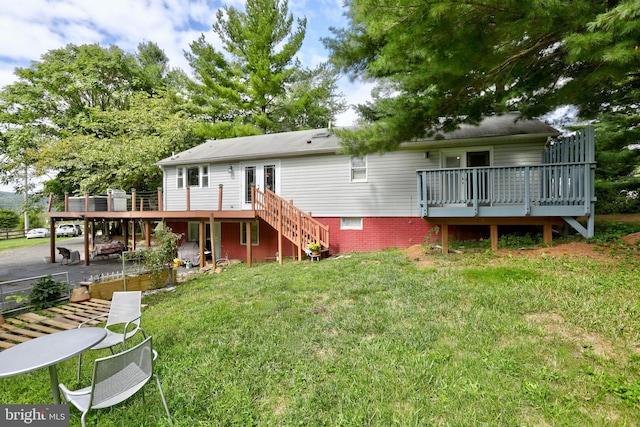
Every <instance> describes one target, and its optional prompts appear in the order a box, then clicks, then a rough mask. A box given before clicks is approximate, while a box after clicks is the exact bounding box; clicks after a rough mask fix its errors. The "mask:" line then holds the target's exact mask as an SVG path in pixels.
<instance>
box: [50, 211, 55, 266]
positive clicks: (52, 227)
mask: <svg viewBox="0 0 640 427" xmlns="http://www.w3.org/2000/svg"><path fill="white" fill-rule="evenodd" d="M49 236H50V237H49V256H50V257H51V264H55V263H56V220H55V218H51V221H50V223H49Z"/></svg>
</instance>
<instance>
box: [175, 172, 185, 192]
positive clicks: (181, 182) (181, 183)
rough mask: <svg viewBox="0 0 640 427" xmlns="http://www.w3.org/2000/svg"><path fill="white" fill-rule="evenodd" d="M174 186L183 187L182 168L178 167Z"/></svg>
mask: <svg viewBox="0 0 640 427" xmlns="http://www.w3.org/2000/svg"><path fill="white" fill-rule="evenodd" d="M177 172H178V173H177V180H176V181H177V182H176V188H184V169H183V168H178V171H177Z"/></svg>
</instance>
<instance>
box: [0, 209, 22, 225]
mask: <svg viewBox="0 0 640 427" xmlns="http://www.w3.org/2000/svg"><path fill="white" fill-rule="evenodd" d="M19 223H20V216H19V215H18V214H17V213H15V212H14V211H11V210H9V209H0V228H16V227H17V226H18V224H19Z"/></svg>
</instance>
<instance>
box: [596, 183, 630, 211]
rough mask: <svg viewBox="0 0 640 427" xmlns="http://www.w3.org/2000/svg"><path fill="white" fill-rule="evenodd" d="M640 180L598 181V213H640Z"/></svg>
mask: <svg viewBox="0 0 640 427" xmlns="http://www.w3.org/2000/svg"><path fill="white" fill-rule="evenodd" d="M639 194H640V180H638V179H627V180H624V181H615V182H610V181H596V197H597V199H598V200H597V201H596V206H595V209H596V213H597V214H626V213H640V196H639Z"/></svg>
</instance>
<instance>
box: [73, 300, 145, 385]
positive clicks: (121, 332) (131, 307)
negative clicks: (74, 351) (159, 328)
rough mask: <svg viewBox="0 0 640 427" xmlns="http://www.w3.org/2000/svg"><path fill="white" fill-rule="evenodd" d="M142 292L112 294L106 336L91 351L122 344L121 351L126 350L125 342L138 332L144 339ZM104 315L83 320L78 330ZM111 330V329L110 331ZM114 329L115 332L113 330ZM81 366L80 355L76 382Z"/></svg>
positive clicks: (80, 356)
mask: <svg viewBox="0 0 640 427" xmlns="http://www.w3.org/2000/svg"><path fill="white" fill-rule="evenodd" d="M141 306H142V292H140V291H129V292H114V293H113V297H112V298H111V307H110V308H109V314H108V315H107V316H108V317H107V323H106V324H105V325H104V327H105V329H106V330H107V336H106V337H105V338H104V339H103V340H102V341H100V342H99V343H98V344H96V345H94V346H93V347H91V350H101V349H103V348H108V349H111V353H113V347H114V346H116V345H118V344H122V349H123V350H124V349H126V348H127V345H126V341H127V340H128V339H129V338H131V337H132V336H134V335H135V334H136V333H137V332H138V331H140V332H142V336H143V337H146V334H145V333H144V330H143V329H142V327H141V326H140V318H141V317H142V311H141ZM104 317H105V315H104V314H102V315H100V316H96V317H93V318H91V319H89V320H85V321H84V322H82V323H81V324H80V325H78V327H79V328H81V327H83V326H85V325H87V324H88V323H90V322H92V321H95V320H98V319H101V318H104ZM112 328H113V329H112ZM114 329H115V330H114ZM81 366H82V353H81V354H80V355H79V356H78V380H80V368H81Z"/></svg>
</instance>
